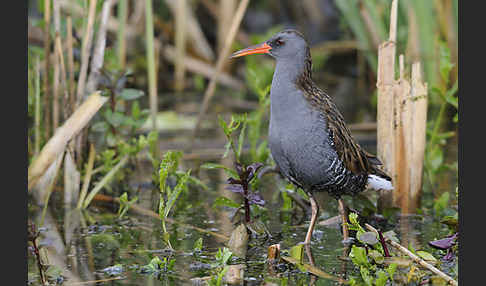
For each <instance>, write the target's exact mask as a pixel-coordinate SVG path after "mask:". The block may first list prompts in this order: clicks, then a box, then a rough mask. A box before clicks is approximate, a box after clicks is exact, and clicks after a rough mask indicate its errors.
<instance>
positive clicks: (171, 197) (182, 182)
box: [164, 170, 191, 217]
mask: <svg viewBox="0 0 486 286" xmlns="http://www.w3.org/2000/svg"><path fill="white" fill-rule="evenodd" d="M190 173H191V170H189V171H187V173H186V174H185V175H184V176H182V177H180V178H179V181H178V182H177V185H176V186H175V188H174V190H173V191H172V192H171V193H170V194H169V198H168V199H167V205H166V207H165V209H164V217H167V216H168V215H169V212H170V210H171V209H172V206H174V204H175V202H176V200H177V198H178V197H179V195H180V193H181V192H182V191H183V190H186V189H187V185H186V183H187V178H188V177H189V174H190Z"/></svg>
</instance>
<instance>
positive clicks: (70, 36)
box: [66, 15, 76, 112]
mask: <svg viewBox="0 0 486 286" xmlns="http://www.w3.org/2000/svg"><path fill="white" fill-rule="evenodd" d="M66 29H67V37H66V45H67V53H68V54H67V60H68V69H69V83H68V88H69V106H70V110H71V112H72V110H74V102H75V96H76V95H75V94H74V87H75V86H74V54H73V46H74V41H73V20H72V17H71V15H68V16H67V18H66Z"/></svg>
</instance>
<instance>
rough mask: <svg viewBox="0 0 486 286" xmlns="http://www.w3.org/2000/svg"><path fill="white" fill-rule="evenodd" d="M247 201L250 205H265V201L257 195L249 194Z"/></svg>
mask: <svg viewBox="0 0 486 286" xmlns="http://www.w3.org/2000/svg"><path fill="white" fill-rule="evenodd" d="M247 199H248V202H249V203H250V204H255V205H259V206H263V205H265V200H264V199H263V198H262V197H261V196H260V194H258V193H249V194H248V196H247Z"/></svg>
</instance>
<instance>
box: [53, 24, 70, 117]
mask: <svg viewBox="0 0 486 286" xmlns="http://www.w3.org/2000/svg"><path fill="white" fill-rule="evenodd" d="M55 49H56V50H55V53H54V54H55V55H56V60H57V61H58V64H59V67H60V69H61V70H60V74H61V87H62V90H63V91H64V98H63V102H64V104H63V106H64V108H63V115H64V118H68V116H69V115H70V114H71V112H72V110H71V106H69V91H68V84H67V78H66V65H65V63H64V55H63V52H62V51H63V49H62V43H61V36H60V35H59V33H56V43H55Z"/></svg>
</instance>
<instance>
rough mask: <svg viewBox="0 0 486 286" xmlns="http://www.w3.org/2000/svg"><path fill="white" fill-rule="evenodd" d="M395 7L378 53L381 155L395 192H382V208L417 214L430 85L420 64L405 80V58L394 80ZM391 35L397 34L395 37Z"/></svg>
mask: <svg viewBox="0 0 486 286" xmlns="http://www.w3.org/2000/svg"><path fill="white" fill-rule="evenodd" d="M396 5H397V1H396V0H394V1H393V4H392V16H391V19H392V20H393V19H394V20H395V21H394V22H392V23H390V39H389V41H387V42H385V43H384V44H382V45H380V48H379V51H378V54H379V58H378V81H377V87H378V122H377V124H378V130H377V133H378V155H379V157H380V158H381V159H382V160H383V163H384V166H385V170H386V171H387V172H388V174H389V175H390V176H391V177H392V179H393V184H394V187H395V189H394V191H393V192H388V194H387V193H382V194H381V196H380V199H379V205H380V208H383V207H387V206H392V205H393V206H398V207H400V209H401V211H402V213H414V212H415V211H416V209H417V208H418V207H419V205H420V194H421V189H422V173H423V160H424V151H425V134H426V124H427V86H426V84H425V83H423V81H422V78H421V72H420V64H419V63H414V64H413V65H412V77H411V81H409V80H407V79H406V77H405V64H404V57H403V55H401V56H400V57H399V60H400V61H399V73H400V77H399V79H398V80H395V76H394V75H395V39H396V38H395V36H396V10H395V9H396ZM392 35H394V36H393V37H392Z"/></svg>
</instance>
